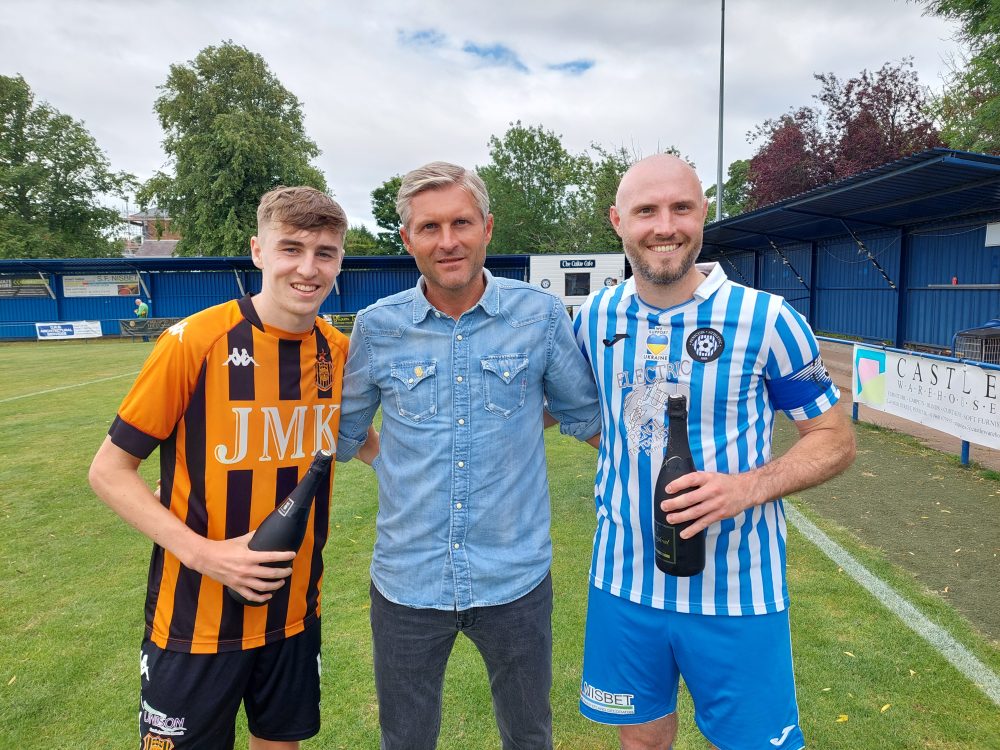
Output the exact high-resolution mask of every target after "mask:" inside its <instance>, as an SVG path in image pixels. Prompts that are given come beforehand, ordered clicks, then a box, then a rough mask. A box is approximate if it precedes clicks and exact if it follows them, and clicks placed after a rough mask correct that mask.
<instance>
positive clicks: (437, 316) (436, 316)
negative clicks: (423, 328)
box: [434, 310, 441, 318]
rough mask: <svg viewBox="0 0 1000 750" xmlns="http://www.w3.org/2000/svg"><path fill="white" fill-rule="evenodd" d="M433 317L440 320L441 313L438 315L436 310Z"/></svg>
mask: <svg viewBox="0 0 1000 750" xmlns="http://www.w3.org/2000/svg"><path fill="white" fill-rule="evenodd" d="M434 317H435V318H440V317H441V313H439V312H438V311H437V310H435V311H434Z"/></svg>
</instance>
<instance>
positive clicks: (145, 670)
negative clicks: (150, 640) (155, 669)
mask: <svg viewBox="0 0 1000 750" xmlns="http://www.w3.org/2000/svg"><path fill="white" fill-rule="evenodd" d="M140 653H141V652H140ZM139 677H140V678H142V677H145V678H146V679H147V680H150V679H152V678H151V677H150V676H149V654H141V656H140V658H139Z"/></svg>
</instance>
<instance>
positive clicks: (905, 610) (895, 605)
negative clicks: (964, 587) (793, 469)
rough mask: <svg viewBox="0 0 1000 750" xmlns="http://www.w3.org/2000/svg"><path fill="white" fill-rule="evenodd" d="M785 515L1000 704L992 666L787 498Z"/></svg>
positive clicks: (998, 680) (998, 679)
mask: <svg viewBox="0 0 1000 750" xmlns="http://www.w3.org/2000/svg"><path fill="white" fill-rule="evenodd" d="M785 515H786V516H787V517H788V520H789V521H791V522H792V524H793V525H794V526H795V528H797V529H798V530H799V531H800V532H801V533H802V535H803V536H805V537H806V539H808V540H809V541H811V542H812V543H813V544H815V545H816V546H817V547H819V548H820V549H821V550H823V552H825V553H826V555H827V557H829V558H830V559H831V560H833V561H834V562H835V563H837V565H839V566H840V567H841V568H843V569H844V571H845V572H846V573H847V574H848V575H849V576H851V578H853V579H854V580H855V581H857V582H858V583H860V584H861V585H862V586H863V587H864V588H866V589H867V590H868V591H869V592H870V593H871V594H872V595H873V596H874V597H875V598H876V599H878V600H879V601H880V602H882V604H883V605H885V607H886V608H887V609H888V610H890V611H891V612H893V613H895V614H896V615H897V616H898V617H899V619H900V620H902V621H903V622H904V623H906V625H907V626H908V627H909V628H911V629H912V630H913V631H915V632H916V633H917V635H919V636H920V637H921V638H923V639H924V640H925V641H927V642H928V643H929V644H931V646H933V647H934V648H935V649H937V651H938V652H939V653H940V654H941V655H942V656H943V657H944V658H945V659H947V660H948V661H949V662H951V664H952V666H954V667H955V669H957V670H958V671H959V672H961V673H962V674H963V675H965V676H966V677H967V678H968V679H969V681H970V682H972V683H973V684H974V685H975V686H976V687H978V688H979V689H980V690H982V691H983V692H984V693H986V696H987V697H988V698H989V699H990V700H991V701H993V702H994V703H995V704H996V705H998V706H1000V677H998V676H997V675H996V673H995V672H993V670H991V669H990V668H989V667H987V666H986V665H985V664H983V663H982V662H981V661H979V659H977V658H976V657H975V656H973V655H972V653H970V652H969V650H968V649H967V648H965V646H963V645H962V644H961V643H959V642H958V641H956V640H955V639H954V638H952V637H951V635H950V634H949V633H948V631H946V630H945V629H944V628H942V627H941V626H940V625H936V624H934V623H933V622H931V621H930V620H928V619H927V618H926V617H925V616H924V615H923V614H921V612H920V611H919V610H918V609H917V608H916V607H914V606H913V605H912V604H910V603H909V602H908V601H906V599H904V598H903V597H902V596H900V595H899V594H897V593H896V591H895V590H894V589H893V588H892V587H891V586H890V585H889V584H887V583H886V582H885V581H883V580H882V579H881V578H879V577H877V576H876V575H874V574H873V573H872V572H871V571H869V570H868V569H867V568H866V567H865V566H864V565H862V564H861V563H859V562H858V561H857V560H855V559H854V558H853V557H851V555H850V553H849V552H848V551H847V550H845V549H844V548H843V547H841V546H840V545H839V544H837V543H836V542H835V541H833V540H832V539H831V538H830V537H828V536H827V535H826V534H824V533H823V532H822V531H820V530H819V529H818V528H817V527H816V525H815V524H814V523H813V522H812V521H810V520H809V519H808V518H806V517H805V516H803V515H802V514H801V513H800V512H799V511H798V510H796V509H795V508H794V507H792V505H791V504H790V503H789V502H788V501H787V500H786V501H785Z"/></svg>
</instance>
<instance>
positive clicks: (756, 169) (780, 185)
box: [747, 107, 833, 206]
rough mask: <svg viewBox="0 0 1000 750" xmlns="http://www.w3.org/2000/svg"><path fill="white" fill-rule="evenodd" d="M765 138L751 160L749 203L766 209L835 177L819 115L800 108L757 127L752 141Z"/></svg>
mask: <svg viewBox="0 0 1000 750" xmlns="http://www.w3.org/2000/svg"><path fill="white" fill-rule="evenodd" d="M757 138H765V139H766V140H765V142H764V144H763V145H762V146H761V147H760V149H758V151H757V153H756V154H754V156H753V157H752V158H751V159H750V164H749V166H748V170H747V177H748V181H749V183H750V185H749V192H750V201H751V203H752V204H753V205H754V206H766V205H768V204H770V203H775V202H777V201H779V200H781V199H782V198H787V197H788V196H790V195H798V194H799V193H804V192H805V191H807V190H811V189H812V188H814V187H818V186H819V185H823V184H825V183H827V182H829V181H830V180H831V179H832V177H833V170H832V168H831V163H830V162H831V159H830V155H829V153H828V149H829V145H828V143H827V142H826V139H825V138H824V137H823V134H822V132H821V130H820V125H819V113H818V112H817V111H816V110H815V109H813V108H811V107H800V108H799V109H798V110H796V111H794V112H789V113H787V114H784V115H782V116H781V117H779V118H777V119H776V120H767V121H766V122H765V123H764V124H763V125H760V126H758V128H757V130H756V131H755V133H754V135H753V136H752V137H751V140H755V139H757Z"/></svg>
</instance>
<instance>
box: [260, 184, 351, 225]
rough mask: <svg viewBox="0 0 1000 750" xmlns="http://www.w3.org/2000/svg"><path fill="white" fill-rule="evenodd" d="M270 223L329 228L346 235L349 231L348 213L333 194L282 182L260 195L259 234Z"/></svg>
mask: <svg viewBox="0 0 1000 750" xmlns="http://www.w3.org/2000/svg"><path fill="white" fill-rule="evenodd" d="M271 223H280V224H287V225H288V226H290V227H294V228H295V229H306V230H310V231H311V230H317V229H329V230H330V231H331V232H333V233H334V234H338V235H340V236H343V235H344V234H346V232H347V214H346V213H344V209H343V208H341V207H340V204H339V203H337V201H335V200H334V199H333V198H331V197H330V196H329V195H327V194H326V193H324V192H322V191H320V190H317V189H316V188H312V187H305V186H301V187H285V186H284V185H279V186H278V187H276V188H274V189H273V190H269V191H268V192H267V193H265V194H264V197H263V198H261V199H260V205H259V206H258V207H257V234H260V233H261V232H263V230H264V228H265V227H266V226H267V225H268V224H271Z"/></svg>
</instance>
